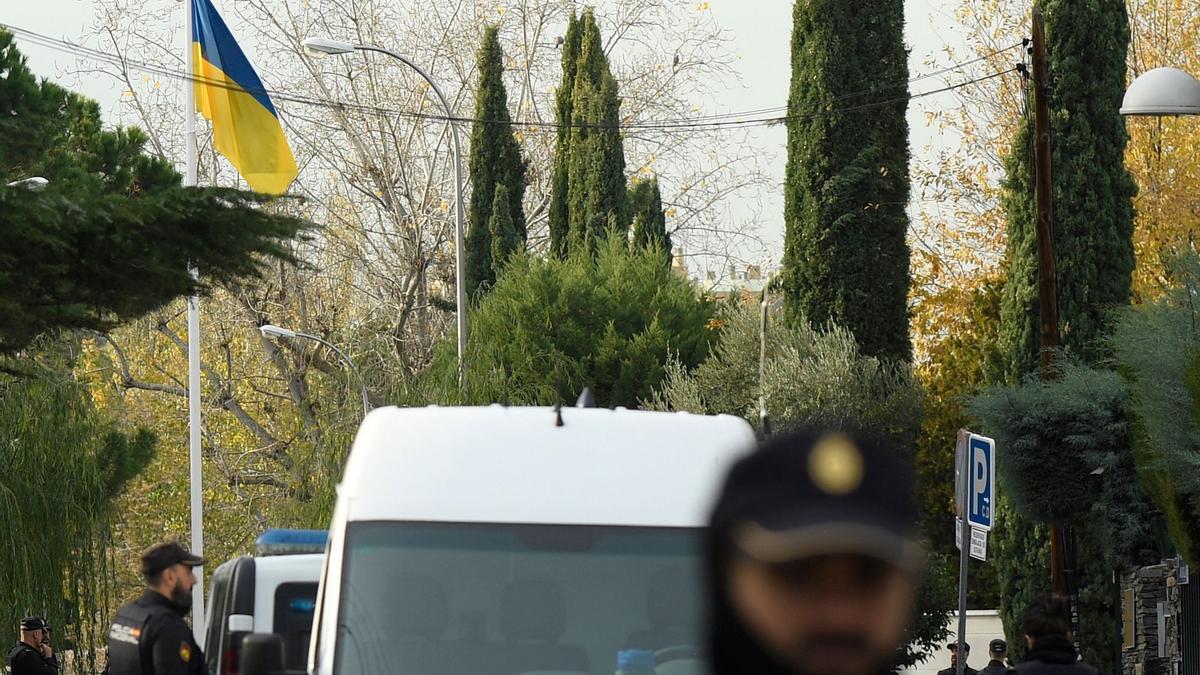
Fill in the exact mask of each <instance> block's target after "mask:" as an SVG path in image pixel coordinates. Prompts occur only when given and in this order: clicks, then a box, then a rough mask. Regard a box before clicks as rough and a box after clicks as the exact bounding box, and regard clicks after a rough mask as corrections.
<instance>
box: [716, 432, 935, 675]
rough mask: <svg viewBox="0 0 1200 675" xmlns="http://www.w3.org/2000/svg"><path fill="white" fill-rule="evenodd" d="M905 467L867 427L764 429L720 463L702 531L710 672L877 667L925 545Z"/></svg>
mask: <svg viewBox="0 0 1200 675" xmlns="http://www.w3.org/2000/svg"><path fill="white" fill-rule="evenodd" d="M912 486H913V471H912V467H911V463H909V462H905V461H904V460H903V459H902V457H901V454H900V451H899V450H898V449H896V448H894V447H892V446H890V445H889V444H887V443H884V442H881V441H877V440H872V439H870V438H868V437H866V436H862V435H858V434H851V433H841V432H827V431H815V432H804V433H796V434H791V435H786V436H779V437H775V438H773V439H771V440H769V441H767V442H766V443H764V444H763V445H761V446H760V447H759V449H758V450H757V451H755V452H753V453H752V454H750V455H749V456H747V457H746V458H744V459H743V460H741V461H740V462H738V463H737V464H736V465H735V466H734V467H733V469H732V470H731V471H730V473H729V476H728V477H727V478H726V482H725V486H724V488H723V490H722V492H721V496H720V499H719V501H718V503H717V505H716V508H715V509H714V511H713V513H712V517H711V519H710V522H709V528H708V531H707V542H706V546H707V551H706V555H707V563H708V581H709V587H710V594H709V595H710V597H709V600H710V607H709V617H708V618H709V636H708V642H709V645H708V646H709V650H710V653H709V656H710V659H711V662H712V669H713V673H714V674H715V675H746V674H748V673H753V675H775V674H789V675H879V674H881V673H887V672H891V671H892V664H893V662H894V659H895V657H896V652H897V649H898V648H899V647H900V646H901V644H902V643H903V642H904V639H905V632H906V630H907V628H908V626H909V622H910V621H911V619H912V616H913V605H914V597H915V594H916V584H917V578H918V576H919V575H920V573H921V571H922V570H923V567H924V564H925V554H924V551H923V548H922V546H921V545H920V543H919V541H918V537H917V506H916V499H915V498H914V495H913V491H912V490H913V489H912Z"/></svg>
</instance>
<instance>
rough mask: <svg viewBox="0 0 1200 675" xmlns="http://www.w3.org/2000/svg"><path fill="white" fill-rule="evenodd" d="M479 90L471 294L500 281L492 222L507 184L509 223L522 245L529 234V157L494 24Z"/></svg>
mask: <svg viewBox="0 0 1200 675" xmlns="http://www.w3.org/2000/svg"><path fill="white" fill-rule="evenodd" d="M477 63H478V67H479V88H478V90H477V93H476V95H475V120H476V121H475V122H474V124H473V126H472V128H471V159H470V171H471V186H472V189H471V207H470V230H469V231H468V232H467V247H466V248H467V261H466V265H467V289H468V290H469V291H470V292H471V293H475V292H478V291H479V289H481V288H488V287H490V286H491V285H492V284H494V283H495V281H496V276H495V272H494V270H493V261H492V248H493V246H492V240H491V233H490V230H489V225H490V223H491V220H492V218H493V216H494V215H495V214H494V213H493V211H492V208H493V204H494V203H496V202H497V201H498V200H496V199H495V192H496V188H497V186H501V185H502V186H504V187H505V189H506V192H507V196H506V198H505V200H504V203H505V205H506V207H505V208H507V209H508V211H509V213H508V216H507V219H508V221H509V222H510V223H511V224H512V227H513V230H514V231H515V232H516V236H517V237H518V239H519V240H520V242H521V243H524V241H525V237H526V225H525V209H524V206H523V205H522V202H523V200H524V197H525V169H526V167H525V161H524V160H523V159H522V158H521V146H520V145H519V144H518V143H517V139H516V138H515V137H514V136H513V131H512V118H511V117H510V116H509V112H508V92H507V90H506V89H505V87H504V52H503V51H502V50H501V49H500V31H499V29H498V28H497V27H496V26H490V27H488V28H487V29H485V30H484V32H483V42H482V44H481V45H480V47H479V53H478V55H477Z"/></svg>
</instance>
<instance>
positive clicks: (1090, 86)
mask: <svg viewBox="0 0 1200 675" xmlns="http://www.w3.org/2000/svg"><path fill="white" fill-rule="evenodd" d="M1041 4H1042V7H1043V10H1044V12H1045V19H1046V51H1047V66H1048V68H1049V71H1050V77H1051V80H1052V82H1053V83H1054V86H1053V94H1052V96H1051V101H1050V122H1051V126H1050V131H1051V162H1052V172H1051V178H1052V181H1053V190H1054V254H1055V255H1054V257H1055V265H1056V268H1057V269H1056V271H1057V277H1058V289H1057V290H1058V320H1059V334H1060V340H1061V345H1062V347H1063V348H1064V349H1066V350H1067V351H1069V352H1072V353H1074V354H1076V355H1078V356H1080V357H1081V358H1083V359H1084V360H1085V361H1088V362H1095V361H1096V360H1097V359H1098V358H1100V357H1101V356H1103V353H1102V348H1101V346H1100V345H1099V344H1098V338H1099V337H1101V334H1102V332H1103V329H1104V325H1105V315H1106V314H1107V313H1108V312H1109V311H1110V310H1111V309H1113V308H1114V307H1117V306H1122V305H1126V304H1128V302H1129V298H1130V295H1131V292H1132V283H1133V282H1132V275H1133V267H1134V253H1133V238H1132V237H1133V197H1134V195H1135V194H1136V192H1137V187H1136V185H1135V184H1134V182H1133V178H1132V177H1131V176H1130V174H1129V171H1128V170H1127V169H1126V168H1125V145H1126V143H1127V142H1128V140H1129V136H1128V134H1127V133H1126V132H1125V122H1124V120H1123V119H1122V117H1121V114H1120V112H1119V109H1120V107H1121V100H1122V97H1123V96H1124V94H1125V70H1126V56H1127V54H1128V50H1129V17H1128V15H1127V14H1126V10H1125V3H1123V2H1121V1H1120V0H1101V1H1100V2H1093V3H1079V2H1070V1H1069V0H1044V1H1043V2H1042V3H1041ZM1029 124H1030V122H1029V121H1028V120H1025V123H1024V124H1023V125H1022V129H1021V131H1020V133H1019V134H1018V137H1017V139H1016V142H1015V143H1014V145H1013V149H1012V152H1011V153H1010V155H1009V156H1008V157H1007V159H1006V166H1007V169H1008V175H1007V178H1006V181H1005V197H1004V206H1005V209H1006V211H1007V217H1008V256H1007V259H1008V283H1007V286H1006V288H1005V297H1004V305H1003V307H1002V317H1001V318H1002V324H1001V328H1002V330H1001V340H1002V346H1003V347H1004V348H1005V350H1006V352H1007V354H1008V361H1009V369H1008V373H1007V374H1008V378H1009V380H1010V381H1011V382H1013V383H1014V384H1015V383H1016V382H1017V381H1019V380H1020V378H1021V376H1023V375H1024V374H1026V373H1029V372H1032V371H1033V370H1034V369H1035V368H1036V366H1037V363H1038V351H1039V347H1038V345H1039V341H1040V335H1039V331H1038V313H1039V306H1038V301H1037V269H1038V265H1037V238H1036V231H1035V223H1036V221H1035V211H1034V202H1033V199H1034V196H1033V195H1034V193H1033V180H1034V174H1033V170H1032V162H1033V148H1032V145H1031V134H1030V130H1029V128H1028V126H1029Z"/></svg>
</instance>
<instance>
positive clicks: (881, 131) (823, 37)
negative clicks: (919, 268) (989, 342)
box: [783, 0, 911, 360]
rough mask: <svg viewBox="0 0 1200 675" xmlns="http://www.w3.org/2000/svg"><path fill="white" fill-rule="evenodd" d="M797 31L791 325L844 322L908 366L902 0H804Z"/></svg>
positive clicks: (876, 352) (789, 240) (788, 241)
mask: <svg viewBox="0 0 1200 675" xmlns="http://www.w3.org/2000/svg"><path fill="white" fill-rule="evenodd" d="M793 22H794V26H793V33H792V83H791V92H790V96H789V98H788V116H789V121H788V163H787V181H786V186H785V202H784V220H785V224H786V234H785V243H784V259H783V283H784V288H785V293H786V295H785V299H786V307H787V312H788V316H789V318H790V320H792V321H796V320H798V319H799V318H800V317H807V318H808V319H809V320H810V321H812V322H814V323H815V324H817V325H821V324H823V323H825V322H827V321H833V322H835V323H838V324H840V325H842V326H844V327H846V328H847V329H849V330H850V331H851V332H852V333H853V334H854V336H855V338H856V339H857V340H858V342H859V344H860V346H861V347H862V350H863V352H864V353H865V354H867V355H870V356H880V357H888V358H893V359H900V360H907V359H908V358H909V356H910V353H911V346H910V343H909V337H908V286H909V249H908V243H907V241H906V234H907V231H908V214H907V212H906V208H907V205H908V195H909V175H908V160H909V150H908V122H907V120H906V118H905V112H906V109H907V93H908V89H907V87H908V84H907V81H908V54H907V51H906V50H905V47H904V35H903V33H904V3H903V0H880V1H879V2H871V3H859V2H844V1H843V0H804V1H800V2H797V3H796V4H795V7H794V9H793ZM864 92H865V93H864ZM848 109H852V110H848Z"/></svg>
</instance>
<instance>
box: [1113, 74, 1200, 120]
mask: <svg viewBox="0 0 1200 675" xmlns="http://www.w3.org/2000/svg"><path fill="white" fill-rule="evenodd" d="M1121 114H1122V115H1154V116H1172V115H1200V81H1197V80H1196V78H1194V77H1192V76H1191V75H1189V74H1187V73H1185V72H1184V71H1182V70H1179V69H1178V68H1155V69H1154V70H1150V71H1147V72H1145V73H1142V74H1141V75H1139V76H1138V78H1137V79H1136V80H1134V81H1133V84H1131V85H1129V89H1128V90H1127V91H1126V92H1125V100H1124V101H1123V102H1122V103H1121Z"/></svg>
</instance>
